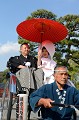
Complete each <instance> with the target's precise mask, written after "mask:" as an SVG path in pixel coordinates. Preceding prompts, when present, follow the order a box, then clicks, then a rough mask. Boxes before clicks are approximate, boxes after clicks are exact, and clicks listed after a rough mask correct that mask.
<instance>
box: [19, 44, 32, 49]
mask: <svg viewBox="0 0 79 120" xmlns="http://www.w3.org/2000/svg"><path fill="white" fill-rule="evenodd" d="M23 45H26V46H28V48H29V49H30V46H29V44H28V43H22V44H21V45H20V48H21V47H22V46H23Z"/></svg>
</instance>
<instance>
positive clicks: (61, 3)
mask: <svg viewBox="0 0 79 120" xmlns="http://www.w3.org/2000/svg"><path fill="white" fill-rule="evenodd" d="M37 9H45V10H48V11H51V12H53V13H54V14H56V15H57V17H60V16H64V15H67V14H75V15H79V0H1V1H0V71H2V70H5V69H6V62H7V60H8V59H9V57H10V56H15V55H18V54H19V52H18V51H19V46H18V44H17V39H18V35H17V33H16V27H17V25H18V24H19V23H20V22H22V21H23V20H25V19H26V18H27V17H28V16H29V15H30V14H31V13H32V12H34V11H36V10H37Z"/></svg>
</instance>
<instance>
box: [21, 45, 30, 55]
mask: <svg viewBox="0 0 79 120" xmlns="http://www.w3.org/2000/svg"><path fill="white" fill-rule="evenodd" d="M20 51H21V54H22V55H23V56H27V55H28V54H29V51H30V48H29V47H28V46H27V45H22V46H21V48H20Z"/></svg>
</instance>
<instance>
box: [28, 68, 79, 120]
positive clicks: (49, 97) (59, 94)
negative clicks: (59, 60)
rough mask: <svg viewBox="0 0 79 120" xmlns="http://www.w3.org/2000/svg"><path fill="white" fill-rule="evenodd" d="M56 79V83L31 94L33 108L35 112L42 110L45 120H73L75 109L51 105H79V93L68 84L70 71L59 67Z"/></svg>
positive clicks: (56, 70) (55, 75)
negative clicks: (54, 103)
mask: <svg viewBox="0 0 79 120" xmlns="http://www.w3.org/2000/svg"><path fill="white" fill-rule="evenodd" d="M54 77H55V82H54V83H51V84H46V85H44V86H42V87H40V88H39V89H38V90H36V91H35V92H33V93H32V94H31V96H30V105H31V108H32V110H33V111H34V112H37V111H38V110H39V109H41V112H42V118H43V120H71V116H72V112H73V111H74V110H73V108H64V107H58V106H52V105H51V104H50V103H51V102H56V103H60V104H72V105H79V92H78V90H77V89H76V88H74V87H71V86H68V85H67V84H66V83H67V80H68V70H67V68H66V67H65V66H57V67H56V68H55V71H54Z"/></svg>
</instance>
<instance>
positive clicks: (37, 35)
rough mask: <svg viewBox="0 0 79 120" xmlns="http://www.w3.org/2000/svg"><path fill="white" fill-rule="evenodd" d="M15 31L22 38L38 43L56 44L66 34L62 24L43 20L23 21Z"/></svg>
mask: <svg viewBox="0 0 79 120" xmlns="http://www.w3.org/2000/svg"><path fill="white" fill-rule="evenodd" d="M16 31H17V33H18V35H19V36H21V37H22V38H24V39H26V40H30V41H32V42H39V43H41V42H42V41H45V40H50V41H52V42H53V43H54V42H58V41H60V40H63V39H64V38H65V37H66V36H67V34H68V31H67V29H66V27H65V26H64V25H63V24H61V23H59V22H57V21H54V20H49V19H44V18H37V19H30V20H25V21H23V22H21V23H20V24H19V25H18V26H17V28H16Z"/></svg>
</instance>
